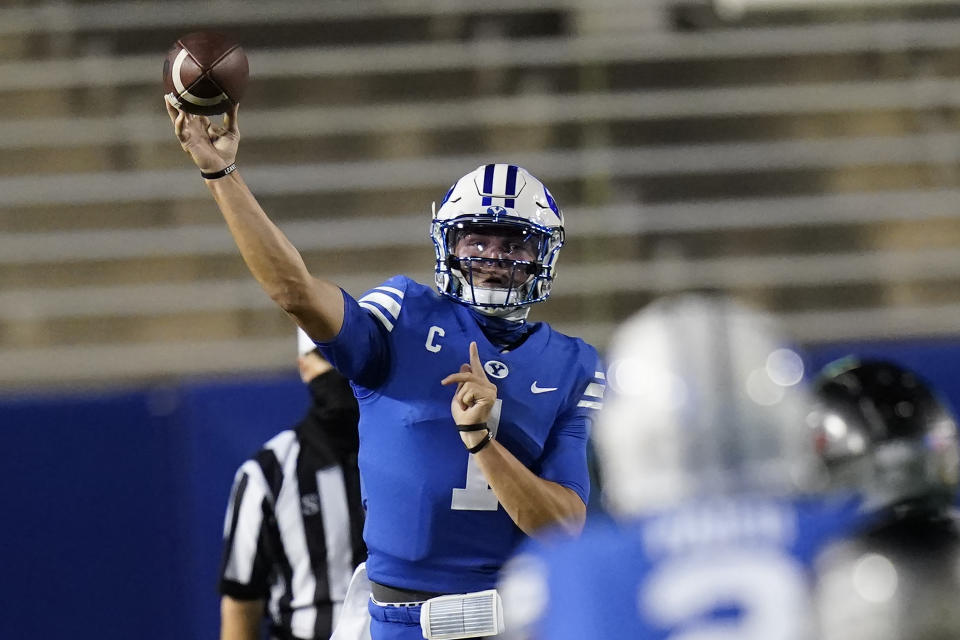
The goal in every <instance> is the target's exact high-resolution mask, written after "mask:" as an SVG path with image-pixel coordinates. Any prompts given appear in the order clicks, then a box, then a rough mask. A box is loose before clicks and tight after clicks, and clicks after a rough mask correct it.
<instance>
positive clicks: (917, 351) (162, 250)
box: [0, 0, 960, 638]
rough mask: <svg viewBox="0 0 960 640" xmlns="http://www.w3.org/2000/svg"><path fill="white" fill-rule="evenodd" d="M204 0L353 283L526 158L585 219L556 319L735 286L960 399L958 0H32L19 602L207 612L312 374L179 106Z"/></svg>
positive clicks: (0, 397)
mask: <svg viewBox="0 0 960 640" xmlns="http://www.w3.org/2000/svg"><path fill="white" fill-rule="evenodd" d="M198 29H215V30H220V31H223V32H225V33H227V34H229V35H231V36H233V37H234V38H236V39H238V40H239V41H240V42H241V43H242V44H243V46H244V48H245V50H246V52H247V55H248V57H249V60H250V70H251V82H250V86H249V89H248V92H247V95H246V97H245V99H244V101H243V105H242V108H241V113H240V125H241V131H242V134H243V141H242V143H241V151H240V157H239V162H238V163H239V165H240V166H241V167H242V170H243V174H244V177H245V178H246V180H247V182H248V183H249V184H250V186H251V188H252V190H253V191H254V193H255V194H256V195H257V196H258V197H259V199H260V201H261V203H262V204H263V205H264V208H265V209H266V210H267V211H268V212H269V213H270V214H271V216H272V217H273V219H274V220H275V221H276V222H278V223H279V224H280V225H281V227H282V228H283V229H284V231H286V232H287V234H288V235H289V236H290V237H291V239H292V240H293V242H294V244H295V245H296V246H297V247H298V248H299V249H300V250H301V251H302V252H303V253H304V256H305V258H306V261H307V264H308V266H309V267H310V269H311V270H312V271H314V272H315V273H318V274H323V275H325V276H327V277H330V278H332V279H333V280H335V281H337V282H339V283H341V284H342V285H343V286H344V288H345V289H346V290H347V291H349V292H351V293H352V294H354V295H357V294H360V293H362V292H363V291H364V290H366V289H367V288H369V287H372V286H374V285H376V284H379V283H380V282H381V281H382V280H383V279H385V278H386V277H388V276H390V275H393V274H395V273H406V274H408V275H410V276H412V277H414V278H415V279H417V280H419V281H421V282H425V283H430V282H432V274H433V271H432V269H433V264H432V262H433V253H432V247H431V245H430V242H429V240H428V235H427V233H428V224H429V217H430V214H429V211H430V203H431V201H434V200H439V199H440V198H442V196H443V194H444V193H445V192H446V189H447V188H448V187H449V185H450V184H451V183H452V182H453V181H454V180H455V179H457V178H458V177H460V176H461V175H462V174H464V173H467V172H468V171H470V170H472V169H474V168H475V167H477V166H478V165H480V164H484V163H488V162H512V163H517V164H520V165H522V166H524V167H526V168H527V169H529V170H530V171H531V172H532V173H534V174H535V175H537V176H538V177H540V178H541V179H543V180H544V182H546V184H548V185H549V186H550V188H551V190H552V191H553V193H554V195H555V196H556V197H557V200H558V202H559V203H560V205H561V207H562V208H563V209H564V211H565V214H566V221H567V230H568V243H567V245H566V247H565V249H564V250H563V252H562V254H561V259H560V261H559V265H558V278H557V284H556V286H555V288H554V294H553V296H552V299H551V301H550V302H549V304H546V305H543V306H542V307H537V308H535V310H534V311H533V313H532V315H531V317H532V319H535V320H547V321H549V322H551V323H552V324H553V325H554V326H555V327H557V328H558V329H560V330H561V331H564V332H567V333H571V334H574V335H579V336H582V337H584V338H585V339H587V340H588V341H590V342H593V343H594V344H596V345H597V346H598V347H599V348H601V349H602V348H603V347H605V346H606V342H607V339H608V337H609V335H610V333H611V330H612V327H613V326H615V325H616V323H618V322H619V321H620V320H622V319H624V318H625V317H626V316H627V315H629V314H630V313H631V312H633V311H634V310H636V309H638V308H639V307H641V306H642V305H644V304H645V303H646V302H648V301H649V300H651V299H652V298H653V297H654V296H657V295H660V294H663V293H667V292H671V291H679V290H684V289H689V288H701V287H711V288H718V289H722V290H726V291H730V292H732V293H735V294H738V295H740V296H741V297H743V298H744V299H745V300H747V301H749V302H752V303H754V304H755V305H756V306H759V307H761V308H764V309H768V310H770V311H773V312H775V313H776V314H777V315H778V316H779V317H781V318H782V319H783V320H784V322H785V323H786V324H787V326H788V328H789V329H790V330H792V331H793V333H794V335H795V336H796V337H797V339H798V340H799V341H800V342H801V343H803V344H804V345H806V346H807V347H808V348H809V352H810V362H809V366H810V368H811V369H814V368H816V367H817V366H819V364H822V363H823V362H825V361H827V360H829V359H831V358H833V357H835V356H839V355H844V354H846V353H850V352H856V353H861V354H867V355H880V356H883V357H888V358H891V359H895V360H897V361H899V362H901V363H903V364H905V365H907V366H910V367H913V368H915V369H917V370H918V371H920V372H921V373H924V374H926V375H927V377H929V378H931V379H932V380H933V381H934V382H935V384H937V386H938V387H939V388H940V389H941V390H942V391H944V392H945V393H947V395H948V398H950V399H951V400H952V401H953V403H954V405H955V406H956V405H957V403H958V401H960V376H957V372H958V367H957V365H956V363H957V358H958V357H960V330H958V327H957V321H958V318H960V198H958V195H960V164H958V160H960V2H956V1H946V0H926V1H920V0H917V1H909V0H536V1H533V0H486V1H485V2H483V3H476V2H467V1H454V0H446V1H445V0H358V1H355V2H347V1H343V0H322V1H321V0H318V1H315V2H298V1H293V0H273V1H271V2H241V1H239V0H235V1H230V0H213V1H211V2H205V3H196V2H186V1H179V0H175V1H167V2H123V1H120V0H113V1H111V2H102V1H98V2H85V1H82V0H76V1H72V2H70V1H59V2H22V1H19V2H18V1H17V0H5V2H3V3H2V5H0V432H2V434H3V445H4V446H3V453H2V454H0V462H2V464H3V468H4V470H5V471H6V473H5V476H6V480H5V481H4V483H3V485H2V486H3V490H2V491H0V513H3V514H4V516H5V520H6V523H5V525H4V526H3V528H2V533H0V566H3V567H4V570H3V572H2V573H3V575H2V577H0V597H2V598H3V601H4V602H5V604H6V606H5V607H4V609H5V610H8V609H9V610H10V611H6V612H5V613H4V615H3V616H0V637H3V638H7V637H23V636H28V635H29V636H31V637H45V638H59V637H71V638H78V637H79V638H86V637H90V638H94V637H96V638H130V637H140V638H174V637H176V638H194V637H196V638H210V637H214V636H215V634H216V624H217V620H218V612H217V595H216V591H215V574H216V565H217V562H218V557H219V537H220V534H221V527H222V513H223V510H224V508H225V505H226V499H227V492H228V490H229V486H230V481H231V479H232V476H233V471H234V470H235V468H236V466H237V465H239V464H240V462H241V461H242V460H243V459H244V458H245V457H246V456H247V455H249V454H251V453H252V452H253V451H254V450H255V449H256V448H257V447H258V446H259V444H260V442H262V441H263V440H265V439H266V438H267V437H269V436H270V435H272V434H273V433H275V432H276V431H278V430H280V429H282V428H284V427H286V426H288V424H289V423H290V422H292V421H293V420H295V419H296V418H297V417H299V415H300V413H301V412H302V411H303V410H304V409H305V407H306V404H307V395H306V392H305V390H304V389H303V388H302V386H301V385H300V383H299V380H298V378H297V376H296V373H295V370H294V358H295V353H296V352H295V346H294V345H295V340H294V335H293V325H292V324H291V322H290V320H289V319H288V318H287V317H286V316H285V315H284V314H283V313H282V312H281V311H279V310H278V309H276V308H274V306H273V303H272V302H271V301H270V300H269V298H268V297H267V296H266V295H265V294H264V293H262V292H261V290H260V289H259V287H258V285H257V284H256V283H255V282H254V280H253V279H252V277H250V276H249V275H248V273H247V271H246V268H245V267H244V265H243V263H242V261H241V259H240V258H239V256H238V254H237V251H236V249H235V247H234V244H233V242H232V240H231V238H230V236H229V234H228V232H227V230H226V228H225V226H224V225H223V223H222V222H221V219H220V216H219V213H218V212H217V209H216V206H215V205H214V203H213V201H212V199H211V198H210V196H209V194H208V192H207V191H206V189H205V188H204V186H203V185H202V183H201V180H200V178H199V176H197V175H196V173H197V172H196V170H195V169H194V168H193V167H192V165H191V164H190V163H189V161H188V159H187V158H186V157H184V155H183V154H182V152H181V151H180V148H179V145H178V144H177V142H176V140H175V139H174V137H173V134H172V132H171V127H170V123H169V120H168V119H167V117H166V115H165V113H164V109H163V104H162V87H161V82H160V79H161V64H162V61H163V58H164V56H165V54H166V51H167V49H168V48H169V47H170V45H171V44H172V43H173V42H174V40H176V38H177V37H178V36H180V35H183V34H185V33H187V32H188V31H192V30H198Z"/></svg>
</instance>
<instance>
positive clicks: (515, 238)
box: [454, 227, 537, 289]
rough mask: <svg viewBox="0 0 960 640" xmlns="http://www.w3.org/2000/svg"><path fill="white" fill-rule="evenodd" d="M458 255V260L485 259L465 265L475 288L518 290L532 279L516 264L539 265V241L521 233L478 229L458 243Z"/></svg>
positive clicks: (469, 232)
mask: <svg viewBox="0 0 960 640" xmlns="http://www.w3.org/2000/svg"><path fill="white" fill-rule="evenodd" d="M454 253H455V254H456V256H457V257H458V258H484V260H483V261H480V262H477V261H474V262H470V263H464V266H466V265H467V264H469V268H470V270H471V271H472V272H473V283H474V285H476V286H479V287H484V288H490V289H505V288H507V287H510V286H513V287H517V286H519V285H521V284H523V283H524V282H526V280H527V278H528V277H529V275H528V274H527V272H526V271H525V270H524V269H523V268H522V267H519V266H518V267H517V268H514V263H513V260H522V261H525V262H534V261H536V259H537V239H536V238H534V237H530V236H528V235H525V234H524V233H523V232H521V231H519V230H517V231H516V232H514V231H513V230H511V229H507V230H504V229H502V228H500V229H492V228H483V227H475V228H472V229H466V230H465V231H464V233H463V234H462V235H461V236H460V237H459V238H458V239H457V242H456V244H455V246H454ZM511 280H512V282H511Z"/></svg>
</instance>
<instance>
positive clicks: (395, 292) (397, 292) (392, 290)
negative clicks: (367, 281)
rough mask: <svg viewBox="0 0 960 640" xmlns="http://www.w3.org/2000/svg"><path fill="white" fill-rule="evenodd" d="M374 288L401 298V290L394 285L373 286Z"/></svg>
mask: <svg viewBox="0 0 960 640" xmlns="http://www.w3.org/2000/svg"><path fill="white" fill-rule="evenodd" d="M374 289H376V290H377V291H386V292H387V293H392V294H393V295H395V296H397V297H398V298H400V299H401V300H403V291H400V289H397V288H395V287H386V286H383V287H374Z"/></svg>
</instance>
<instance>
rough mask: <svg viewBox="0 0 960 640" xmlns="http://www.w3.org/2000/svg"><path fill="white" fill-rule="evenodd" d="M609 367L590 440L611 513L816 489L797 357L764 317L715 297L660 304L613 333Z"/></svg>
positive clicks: (817, 475)
mask: <svg viewBox="0 0 960 640" xmlns="http://www.w3.org/2000/svg"><path fill="white" fill-rule="evenodd" d="M609 363H610V364H609V369H608V371H607V396H606V399H605V401H604V408H603V409H602V410H601V412H600V417H599V419H598V423H597V427H596V429H595V431H594V442H595V445H596V450H597V454H598V456H599V462H600V468H601V473H602V480H603V483H602V485H603V491H604V499H605V500H606V502H607V504H608V506H609V507H610V509H611V511H612V512H613V513H616V514H619V515H623V516H633V515H640V514H643V513H647V512H649V511H653V510H657V509H661V508H667V507H670V506H674V505H676V504H677V503H678V502H681V501H683V500H686V499H691V498H698V497H709V496H723V495H739V494H743V493H772V494H778V495H789V494H793V493H798V492H801V491H804V490H811V489H813V488H820V487H821V486H822V483H823V482H824V480H823V477H822V468H821V466H820V465H819V463H818V460H817V457H816V453H815V450H814V442H813V437H812V430H811V429H810V428H809V427H807V426H806V424H805V420H804V419H805V416H806V412H807V411H808V409H809V406H810V404H809V403H810V399H809V392H808V390H807V388H806V386H805V384H804V383H803V371H804V365H803V360H802V359H801V357H800V356H799V355H798V354H797V352H796V351H794V350H793V349H792V348H791V347H790V346H789V345H788V344H787V343H786V342H785V341H784V340H783V339H782V338H781V337H780V336H779V335H778V332H777V331H776V327H775V325H774V324H773V322H772V320H771V319H770V318H768V317H766V316H763V315H760V314H759V313H756V312H754V311H751V310H748V309H746V308H745V307H743V306H741V305H739V304H737V303H736V302H734V301H732V300H730V299H727V298H723V297H719V296H707V295H694V294H686V295H682V296H677V297H675V298H666V299H663V300H660V301H657V302H654V303H653V304H651V305H650V306H648V307H647V308H645V309H644V310H642V311H641V312H639V313H638V314H636V315H635V316H633V317H632V318H631V319H629V320H628V321H627V322H626V323H625V324H624V325H623V326H622V327H621V328H620V329H619V330H618V332H617V334H616V335H615V337H614V340H613V342H612V345H611V349H610V351H609Z"/></svg>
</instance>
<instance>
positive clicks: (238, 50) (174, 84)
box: [163, 31, 249, 116]
mask: <svg viewBox="0 0 960 640" xmlns="http://www.w3.org/2000/svg"><path fill="white" fill-rule="evenodd" d="M248 76H249V67H248V65H247V56H246V54H245V53H244V52H243V48H242V47H241V46H240V44H239V43H237V42H235V41H234V40H232V39H230V38H228V37H227V36H225V35H223V34H220V33H216V32H213V31H197V32H194V33H189V34H187V35H185V36H183V37H182V38H179V39H178V40H177V41H176V42H175V43H173V46H172V47H170V51H169V53H167V57H166V59H165V60H164V61H163V90H164V93H166V94H168V95H171V97H172V98H173V103H174V105H175V106H177V107H179V108H180V109H183V110H184V111H186V112H188V113H193V114H197V115H206V116H210V115H216V114H219V113H226V112H227V111H229V110H230V108H231V107H233V105H235V104H237V103H239V102H240V99H241V98H242V97H243V93H244V91H245V90H246V88H247V77H248Z"/></svg>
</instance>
